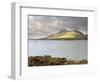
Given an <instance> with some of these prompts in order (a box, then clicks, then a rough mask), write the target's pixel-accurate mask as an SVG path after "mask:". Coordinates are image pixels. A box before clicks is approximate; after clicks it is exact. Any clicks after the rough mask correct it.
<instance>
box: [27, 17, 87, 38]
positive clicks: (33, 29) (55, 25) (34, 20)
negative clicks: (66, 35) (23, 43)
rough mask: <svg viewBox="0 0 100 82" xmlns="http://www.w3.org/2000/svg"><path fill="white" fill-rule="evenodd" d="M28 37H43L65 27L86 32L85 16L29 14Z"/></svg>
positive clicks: (69, 29)
mask: <svg viewBox="0 0 100 82" xmlns="http://www.w3.org/2000/svg"><path fill="white" fill-rule="evenodd" d="M28 20H29V27H28V29H29V30H28V33H29V39H39V38H44V37H47V36H49V35H53V34H56V33H58V32H59V31H61V30H63V29H66V30H68V31H71V30H78V31H81V32H83V33H84V34H87V26H88V18H87V17H68V16H29V18H28Z"/></svg>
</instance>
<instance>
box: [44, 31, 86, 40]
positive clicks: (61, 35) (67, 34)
mask: <svg viewBox="0 0 100 82" xmlns="http://www.w3.org/2000/svg"><path fill="white" fill-rule="evenodd" d="M44 39H47V40H87V35H86V34H83V33H82V32H80V31H78V30H71V31H68V30H65V29H63V30H61V31H59V32H58V33H56V34H53V35H50V36H48V37H46V38H44Z"/></svg>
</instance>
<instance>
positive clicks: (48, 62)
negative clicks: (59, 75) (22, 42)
mask: <svg viewBox="0 0 100 82" xmlns="http://www.w3.org/2000/svg"><path fill="white" fill-rule="evenodd" d="M77 64H88V60H86V59H81V60H79V59H78V60H76V59H75V60H74V59H67V58H61V57H52V56H50V55H44V56H29V57H28V66H29V67H33V66H52V65H77Z"/></svg>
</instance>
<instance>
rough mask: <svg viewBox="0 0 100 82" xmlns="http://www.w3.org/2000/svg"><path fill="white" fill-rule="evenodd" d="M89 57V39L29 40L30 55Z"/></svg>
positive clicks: (71, 57) (72, 57) (69, 57)
mask: <svg viewBox="0 0 100 82" xmlns="http://www.w3.org/2000/svg"><path fill="white" fill-rule="evenodd" d="M37 55H38V56H39V55H40V56H42V55H51V56H56V57H66V58H68V59H87V40H69V41H68V40H29V56H37Z"/></svg>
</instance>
